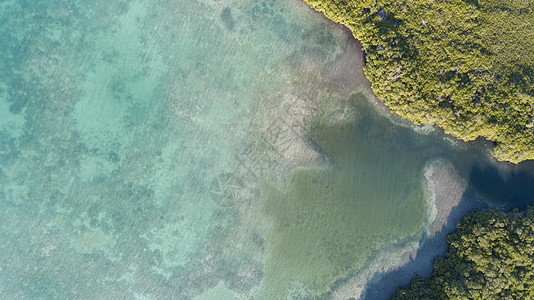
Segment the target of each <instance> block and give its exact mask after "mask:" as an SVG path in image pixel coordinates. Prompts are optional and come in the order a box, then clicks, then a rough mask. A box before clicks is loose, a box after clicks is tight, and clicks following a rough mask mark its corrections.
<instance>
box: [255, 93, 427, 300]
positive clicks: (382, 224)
mask: <svg viewBox="0 0 534 300" xmlns="http://www.w3.org/2000/svg"><path fill="white" fill-rule="evenodd" d="M333 102H335V101H333ZM333 102H332V103H333ZM323 103H324V101H323ZM348 105H349V109H350V110H351V112H349V113H344V115H345V117H344V118H338V119H337V120H336V118H334V117H332V113H333V111H332V110H330V111H329V110H328V109H326V110H321V111H322V112H319V113H317V116H316V117H315V118H314V119H313V120H311V122H310V124H309V135H310V137H311V139H312V141H313V142H314V143H316V144H317V146H318V147H320V148H322V149H323V150H324V152H325V153H326V156H327V157H328V162H329V163H328V165H327V166H326V167H316V168H298V169H296V170H294V171H292V172H291V173H290V174H289V175H288V178H287V182H286V186H285V188H281V187H278V186H276V185H274V184H271V183H264V184H263V187H262V196H263V201H264V202H263V203H264V205H263V209H264V212H265V213H266V214H267V215H269V216H270V217H272V218H273V220H274V227H273V229H272V232H271V234H270V235H269V238H268V247H269V258H268V260H267V263H266V269H265V274H266V278H265V280H266V281H265V283H266V286H267V289H268V293H269V294H270V295H269V297H275V298H276V299H282V298H286V297H296V298H302V297H304V298H316V297H320V296H323V295H325V294H326V293H328V292H329V291H330V290H331V288H332V287H333V286H335V283H336V282H338V281H339V280H342V279H344V278H346V277H348V276H349V275H350V274H351V273H354V272H357V270H358V269H360V268H361V267H363V266H364V264H365V262H366V261H367V260H368V259H369V257H370V256H371V255H372V254H373V253H374V252H376V251H377V250H378V249H380V248H382V247H384V246H386V245H388V244H392V243H395V242H397V241H400V240H402V239H405V238H409V237H411V236H414V235H416V234H417V232H420V229H421V228H422V226H423V224H424V222H425V217H426V211H427V206H426V203H425V193H424V186H423V184H422V179H421V178H422V170H423V165H422V163H421V161H424V160H422V159H421V156H423V157H425V153H424V151H423V153H420V152H417V151H412V150H413V149H411V148H417V147H416V146H415V145H414V144H413V143H410V141H411V140H412V139H413V138H414V133H413V131H410V130H409V129H407V128H403V127H399V126H393V124H392V123H391V122H390V121H389V120H388V119H387V118H385V117H383V116H380V115H379V114H378V113H377V112H376V110H375V109H373V108H372V107H370V105H369V104H368V101H367V99H365V96H364V95H362V94H356V95H354V96H352V97H351V98H350V101H349V103H348ZM326 106H327V107H328V106H331V105H330V104H329V105H326ZM338 111H339V109H338ZM418 156H419V157H418Z"/></svg>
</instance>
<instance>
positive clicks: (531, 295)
mask: <svg viewBox="0 0 534 300" xmlns="http://www.w3.org/2000/svg"><path fill="white" fill-rule="evenodd" d="M447 241H448V243H449V247H450V249H449V251H448V252H447V254H446V257H444V258H437V259H436V260H435V261H434V272H433V273H432V277H431V278H430V279H424V278H421V277H416V278H415V279H414V280H413V281H412V283H411V285H410V287H409V289H403V290H399V291H398V292H397V294H396V295H395V296H394V297H393V299H410V300H411V299H534V208H533V207H530V208H527V210H526V212H523V213H520V212H517V210H515V211H511V212H507V213H504V212H501V211H495V210H490V211H487V212H476V213H474V214H472V215H470V216H468V217H466V218H465V219H464V220H463V221H462V222H461V223H460V225H458V230H457V231H456V232H454V233H452V234H451V235H449V236H448V237H447Z"/></svg>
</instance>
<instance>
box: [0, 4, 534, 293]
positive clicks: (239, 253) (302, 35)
mask: <svg viewBox="0 0 534 300" xmlns="http://www.w3.org/2000/svg"><path fill="white" fill-rule="evenodd" d="M0 14H1V15H0V74H2V75H1V76H0V253H1V255H0V298H6V299H17V298H21V299H23V298H58V299H65V298H81V299H124V298H139V299H170V298H175V299H192V298H195V299H239V298H253V299H255V298H276V297H289V296H290V295H293V296H294V297H296V298H303V297H309V296H310V295H315V296H317V297H322V296H324V295H325V294H326V293H328V290H330V289H331V288H333V287H334V285H335V283H337V282H339V280H343V279H344V278H346V277H348V276H350V275H351V274H354V272H357V271H358V270H359V268H360V267H361V266H362V265H363V262H365V261H366V259H368V257H369V256H370V255H371V254H372V252H373V251H375V250H377V249H379V248H380V247H382V246H384V245H388V244H391V243H395V242H398V241H399V240H402V239H407V238H418V234H419V233H420V231H421V230H422V227H423V226H424V225H425V220H426V218H427V216H426V211H427V207H426V204H425V199H426V198H425V195H424V186H423V184H422V180H423V174H422V172H423V169H424V166H425V165H426V164H427V163H428V162H430V161H432V160H433V159H438V158H439V159H448V160H451V161H453V163H454V164H455V166H456V167H457V169H458V170H459V172H460V173H461V174H463V175H464V178H466V180H468V181H470V182H472V184H473V186H474V187H478V189H479V190H480V191H481V192H484V191H485V187H488V186H491V189H489V190H488V189H486V190H487V191H489V192H491V193H494V194H495V193H496V194H498V195H501V194H502V195H509V194H510V193H509V192H508V191H509V190H510V186H513V187H514V190H516V191H518V192H516V194H514V195H512V196H510V197H511V198H510V199H504V200H502V201H504V202H506V203H511V201H518V199H519V200H521V199H524V196H525V195H532V191H531V190H530V189H529V188H527V187H528V186H529V183H531V182H532V181H531V177H530V176H531V175H530V174H532V173H531V171H530V170H531V169H532V168H530V167H528V166H527V167H520V168H517V169H513V168H512V169H503V168H502V167H500V166H498V165H496V164H494V163H492V162H491V161H490V160H488V159H486V158H485V156H484V155H483V154H482V153H484V152H483V150H479V149H478V150H477V149H471V148H469V147H467V148H466V149H463V150H457V149H456V148H454V147H452V146H451V145H450V143H448V142H446V141H444V140H443V139H442V136H440V135H439V134H435V133H433V134H418V133H416V132H414V131H413V130H412V129H410V128H409V127H406V126H399V125H398V122H397V123H392V122H391V121H390V120H389V119H388V118H386V117H384V116H383V115H381V114H380V113H379V112H378V111H377V110H376V109H373V108H369V107H367V106H365V105H364V106H363V107H364V108H361V107H360V106H358V105H353V104H351V103H352V102H351V101H352V100H348V99H352V98H349V96H350V94H351V92H352V91H355V90H358V89H366V87H367V85H368V84H367V82H366V81H365V80H364V79H363V78H362V75H361V70H359V69H360V68H361V62H360V61H359V57H358V58H356V57H355V55H359V54H358V53H359V52H358V47H359V46H358V45H357V44H355V43H354V42H351V41H350V40H349V39H348V36H347V33H346V32H344V31H343V30H341V29H340V28H339V27H336V26H334V25H332V24H330V23H327V22H326V21H325V20H324V19H323V18H321V17H320V16H319V15H317V14H314V13H312V12H311V10H310V9H309V8H307V7H306V6H305V5H304V4H302V3H300V2H299V1H281V0H280V1H215V0H188V1H185V0H176V1H163V0H157V1H118V0H117V1H101V0H96V1H90V2H86V1H85V2H84V1H62V0H56V1H54V0H49V1H39V2H35V1H22V0H19V1H17V0H13V1H2V2H1V3H0ZM353 98H354V97H353ZM324 99H330V100H328V101H331V102H328V101H327V100H324ZM325 101H326V102H325ZM349 102H350V103H349ZM325 103H326V104H325ZM359 114H364V115H368V116H369V117H367V119H366V118H363V119H362V117H361V115H359ZM321 118H323V119H324V118H327V119H329V120H330V121H332V122H333V123H328V122H327V123H325V124H326V125H325V126H326V127H325V128H327V130H325V131H317V130H318V129H317V127H313V126H312V125H311V124H317V123H313V122H319V123H320V122H322V121H320V120H321ZM314 120H315V121H314ZM362 120H363V121H362ZM330 121H329V122H330ZM339 124H345V125H347V126H346V127H344V126H341V127H339ZM344 128H345V129H344ZM346 128H351V130H353V132H354V134H350V133H347V132H346V130H347V129H346ZM323 129H324V128H323ZM321 132H322V133H321ZM325 132H326V133H325ZM328 137H336V138H339V139H340V140H341V141H338V140H336V141H335V142H334V143H332V141H329V140H328ZM344 141H345V142H344ZM329 147H330V148H329ZM376 149H380V151H376ZM350 151H354V152H350ZM349 152H350V153H349ZM373 160H374V161H377V162H378V163H376V164H371V165H369V163H370V162H372V161H373ZM399 161H402V163H401V164H397V163H396V162H399ZM340 162H342V163H340ZM347 166H350V168H348V167H347ZM340 168H341V169H340ZM371 168H372V169H373V171H372V172H371V171H369V172H368V170H371ZM310 170H311V171H310ZM391 170H393V171H394V172H393V173H391V172H389V171H391ZM299 172H300V173H299ZM308 172H312V173H313V172H319V173H320V174H321V175H320V176H326V177H325V178H327V179H328V180H334V179H340V178H341V179H343V180H347V181H346V182H344V181H343V180H341V179H340V180H338V181H337V183H339V182H341V185H340V188H339V191H338V193H337V194H335V195H336V197H337V198H336V199H340V200H341V201H339V205H340V206H339V207H338V206H336V210H334V211H330V210H325V214H324V215H321V214H320V211H314V213H315V215H313V216H312V215H304V216H300V217H301V218H303V219H302V220H294V219H286V218H287V216H286V215H284V214H280V213H279V212H280V211H281V209H280V207H273V205H276V203H277V202H276V201H279V199H282V198H283V199H285V201H288V202H287V203H286V204H287V205H288V207H298V205H300V203H301V202H300V201H301V199H302V198H303V197H304V196H303V195H305V194H304V193H299V192H298V189H295V188H293V187H292V186H293V184H294V182H298V180H297V179H298V178H300V177H299V176H301V175H299V174H304V177H303V178H305V177H306V176H307V175H306V174H308ZM321 172H323V173H321ZM328 172H334V173H328ZM325 174H326V175H325ZM344 174H345V175H347V176H348V177H347V176H341V175H344ZM369 174H370V175H369ZM391 174H393V175H394V176H393V175H391ZM503 174H504V175H503ZM328 176H330V177H328ZM336 176H337V177H336ZM399 176H403V177H404V178H403V179H402V181H400V182H399V181H398V178H399ZM288 178H289V180H288ZM295 178H297V179H295ZM363 178H367V181H366V180H364V179H363ZM369 178H371V179H372V180H369ZM295 180H296V181H295ZM302 180H303V181H302V182H305V179H302ZM355 181H357V182H360V183H359V184H360V185H353V182H355ZM369 183H371V184H369ZM510 183H511V184H510ZM514 184H515V185H514ZM303 185H304V186H301V187H300V188H301V189H302V188H303V187H304V189H303V190H306V186H307V185H309V186H315V185H316V183H314V182H313V181H311V183H303ZM317 186H319V188H321V186H320V185H317ZM354 186H366V187H367V188H366V189H365V190H364V191H360V190H358V191H357V192H356V195H355V196H354V197H353V194H350V193H348V191H352V190H351V189H352V188H354ZM349 187H350V188H349ZM285 189H288V190H290V191H294V190H297V192H296V195H293V196H291V193H293V192H290V193H289V195H290V196H288V197H286V198H284V197H285V196H284V197H282V198H280V197H278V198H277V199H278V200H276V201H274V202H273V200H272V199H273V198H272V197H268V195H270V194H269V193H272V192H273V191H276V192H281V193H285V192H284V190H285ZM373 189H380V192H374V191H376V190H373ZM492 189H493V190H492ZM399 190H402V192H403V196H402V198H403V199H404V200H406V202H405V203H404V204H403V206H402V207H403V213H413V214H416V217H415V218H413V219H411V220H410V222H408V223H409V224H402V222H401V223H400V224H397V223H395V222H392V223H387V222H386V223H384V224H386V225H383V226H380V229H379V230H377V232H369V234H368V235H366V234H364V235H362V234H360V233H359V234H360V235H358V238H365V239H368V240H369V239H371V240H369V241H370V242H367V243H368V244H371V246H369V247H363V248H361V249H360V248H358V249H360V250H358V251H357V254H356V255H353V254H351V255H352V256H344V255H345V254H343V253H346V252H347V251H350V248H346V247H352V246H351V245H354V243H353V241H352V240H350V239H351V238H354V236H352V237H351V236H347V235H344V234H340V235H339V236H336V239H338V240H337V242H339V244H340V245H341V246H342V247H345V248H342V251H341V252H343V253H342V254H340V256H338V259H337V260H336V264H337V265H336V268H337V266H339V265H341V267H340V268H339V269H335V270H333V271H331V270H329V269H328V268H327V269H325V270H322V269H321V270H322V271H324V272H326V273H327V275H328V276H326V277H328V278H326V279H325V280H326V281H321V280H322V279H321V278H319V279H317V278H311V277H309V276H301V275H299V274H298V273H299V272H300V271H299V270H314V268H321V264H324V263H325V261H324V260H320V259H318V260H313V261H310V262H309V266H307V267H306V268H305V267H303V266H297V267H294V268H292V267H290V266H289V267H287V266H286V267H283V268H279V267H277V266H279V265H280V264H281V263H282V262H283V261H286V260H287V259H288V257H290V256H287V255H286V254H285V253H286V252H285V250H284V249H286V248H287V249H294V240H292V238H296V239H300V240H302V241H303V242H304V243H308V242H309V241H310V240H313V239H314V238H315V237H317V236H320V235H316V236H315V237H314V236H313V234H311V237H308V236H307V234H310V231H307V232H306V234H299V235H298V236H293V237H291V236H290V237H289V240H285V242H284V240H283V239H282V243H281V242H280V240H281V239H280V238H279V236H277V235H276V234H275V233H276V232H277V231H276V228H277V226H279V225H277V224H286V223H284V222H290V223H291V222H296V223H299V222H300V223H302V224H308V223H309V222H312V221H314V220H317V221H318V222H322V223H324V224H326V228H327V229H328V228H334V230H338V229H336V227H335V226H336V225H335V224H336V223H335V222H338V221H339V220H337V221H332V215H331V214H332V212H333V213H335V212H336V211H337V210H339V211H344V213H345V214H346V215H344V217H347V218H350V217H351V212H352V211H353V212H354V214H355V216H364V217H365V215H368V214H366V212H367V211H373V214H371V215H368V216H367V217H369V216H371V217H373V216H376V215H377V214H378V215H380V214H382V213H383V215H382V217H381V218H379V219H378V220H384V218H387V216H389V215H390V213H389V212H392V211H393V212H395V213H393V214H394V215H396V216H397V218H398V219H402V218H403V217H404V216H405V215H404V214H403V213H400V212H398V211H397V210H396V208H395V205H396V203H397V202H396V198H398V197H397V195H396V193H397V191H399ZM325 195H327V194H325ZM328 195H330V194H328ZM340 195H341V196H340ZM324 197H325V198H320V197H319V198H317V199H315V198H314V201H322V200H325V201H326V200H328V199H330V198H328V197H331V196H324ZM503 197H504V196H503ZM503 197H501V198H499V199H503ZM377 199H379V200H380V202H378V203H379V204H380V208H381V209H380V210H376V207H375V206H372V207H370V206H369V205H370V204H369V203H374V201H375V200H377ZM495 200H498V199H495ZM527 200H529V199H527ZM527 200H525V201H524V202H525V203H527V202H528V201H527ZM355 203H356V204H355ZM503 205H505V204H503ZM412 206H413V207H412ZM299 209H300V208H299ZM314 209H319V210H320V209H321V206H320V205H319V206H317V205H313V206H311V208H310V210H314ZM284 213H285V212H284ZM314 218H315V219H314ZM362 218H363V217H362ZM332 222H334V223H332ZM366 222H367V221H366V219H365V218H363V219H360V221H358V222H355V223H350V226H347V227H346V228H342V229H339V230H354V228H356V230H360V231H361V232H364V231H369V230H371V231H372V229H373V228H372V226H370V225H365V224H367V223H366ZM361 224H364V225H365V226H364V228H362V227H361V226H363V225H361ZM388 224H389V225H391V227H388V226H389V225H388ZM291 226H293V225H291ZM329 226H330V227H329ZM354 226H356V227H354ZM358 226H360V227H358ZM389 228H391V230H390V229H389ZM284 234H286V233H285V232H284ZM297 234H298V232H297ZM320 234H321V235H329V232H328V231H326V232H325V231H322V232H321V233H320ZM377 236H379V237H378V238H376V239H375V241H374V242H373V241H372V239H373V237H377ZM300 246H302V245H300ZM358 247H362V246H361V245H359V244H358ZM281 249H282V250H281ZM318 251H319V252H320V251H324V249H319V250H318ZM287 253H292V252H291V251H288V252H287ZM293 254H294V253H293ZM288 255H289V254H288ZM296 255H297V256H298V255H299V253H297V254H296ZM311 255H312V256H313V255H316V256H318V255H320V253H319V254H317V253H312V254H311ZM348 258H352V260H351V261H349V260H347V259H348ZM304 263H308V262H306V261H304ZM343 264H345V265H343ZM266 266H267V267H266ZM295 274H296V275H295ZM273 278H286V279H287V280H286V281H287V282H286V281H284V282H282V283H280V282H276V283H275V284H273V282H275V281H276V280H274V279H273ZM310 278H311V279H310ZM315 281H321V282H315Z"/></svg>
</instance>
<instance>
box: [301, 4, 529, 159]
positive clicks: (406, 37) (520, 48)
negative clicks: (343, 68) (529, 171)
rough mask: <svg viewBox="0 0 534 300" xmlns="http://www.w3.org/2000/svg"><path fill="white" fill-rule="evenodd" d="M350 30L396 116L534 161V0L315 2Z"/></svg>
mask: <svg viewBox="0 0 534 300" xmlns="http://www.w3.org/2000/svg"><path fill="white" fill-rule="evenodd" d="M305 1H306V2H307V3H308V4H310V5H311V6H312V7H313V8H315V9H316V10H318V11H322V12H324V14H325V15H326V16H327V17H328V18H330V19H332V20H333V21H335V22H339V23H342V24H344V25H346V26H347V27H349V28H350V29H351V30H352V32H353V34H354V36H355V37H356V38H357V39H358V40H360V41H361V42H362V44H363V46H364V48H365V52H366V55H367V64H366V66H365V73H366V75H367V77H368V78H369V80H370V81H371V83H372V87H373V90H374V92H375V93H376V95H377V96H378V97H379V98H380V99H382V100H383V101H384V102H385V104H386V105H387V106H388V107H389V108H390V109H391V110H392V112H394V113H396V114H399V115H400V116H402V117H404V118H406V119H408V120H410V121H412V122H414V123H417V124H435V125H437V126H439V127H442V128H443V129H444V130H445V132H446V133H448V134H451V135H453V136H455V137H457V138H460V139H462V140H473V139H475V138H477V137H478V136H482V137H484V138H486V139H489V140H492V141H494V142H495V144H496V146H495V147H494V149H493V155H494V156H495V157H496V158H497V159H499V160H506V161H511V162H514V163H517V162H520V161H522V160H527V159H534V38H533V37H534V12H533V6H532V4H531V1H530V0H509V1H501V0H479V1H477V0H395V1H393V0H358V1H355V0H353V1H351V0H305Z"/></svg>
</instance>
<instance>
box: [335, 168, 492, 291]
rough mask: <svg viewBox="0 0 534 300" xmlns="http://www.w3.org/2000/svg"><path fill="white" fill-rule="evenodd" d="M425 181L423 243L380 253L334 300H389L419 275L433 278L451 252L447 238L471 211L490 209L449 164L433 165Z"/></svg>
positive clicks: (395, 247)
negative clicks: (440, 260) (434, 264)
mask: <svg viewBox="0 0 534 300" xmlns="http://www.w3.org/2000/svg"><path fill="white" fill-rule="evenodd" d="M425 177H426V182H427V187H428V196H429V216H430V217H429V219H428V225H427V227H426V229H425V230H424V232H423V233H422V237H421V238H420V240H419V241H411V242H406V243H402V244H399V245H394V246H392V247H389V248H387V249H383V250H382V251H380V252H379V253H378V254H377V255H375V257H374V258H373V259H372V260H371V261H370V262H369V263H368V265H367V267H366V268H365V269H364V270H363V271H361V272H360V273H359V274H357V275H356V276H354V277H353V278H351V279H349V280H348V281H346V282H345V283H343V284H341V285H340V286H339V287H338V288H337V289H336V290H335V291H334V293H333V294H332V298H333V299H350V298H355V299H373V300H375V299H389V298H390V297H391V296H392V295H393V294H394V293H395V291H396V290H397V289H398V288H400V287H403V286H406V285H407V284H409V283H410V281H411V280H412V279H413V276H414V275H415V274H416V273H417V274H419V275H421V276H429V275H430V273H431V272H432V261H433V260H434V258H436V257H437V256H440V255H443V254H444V253H445V252H446V250H447V242H446V236H447V235H448V234H449V233H451V232H452V231H454V229H455V228H456V224H457V223H458V222H459V221H460V220H461V218H462V217H463V216H465V215H466V214H467V213H468V212H469V211H471V210H474V209H480V208H484V207H486V205H485V203H484V202H483V201H482V200H481V199H479V198H478V197H477V196H476V195H475V194H474V193H473V192H472V191H471V190H470V189H469V188H468V186H467V184H466V183H465V182H464V181H463V180H462V179H461V178H460V177H459V176H458V175H457V174H456V172H455V171H454V169H453V168H452V167H451V166H450V165H449V164H448V163H446V162H442V161H438V162H434V163H432V164H430V165H429V167H428V168H427V171H426V172H425Z"/></svg>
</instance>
